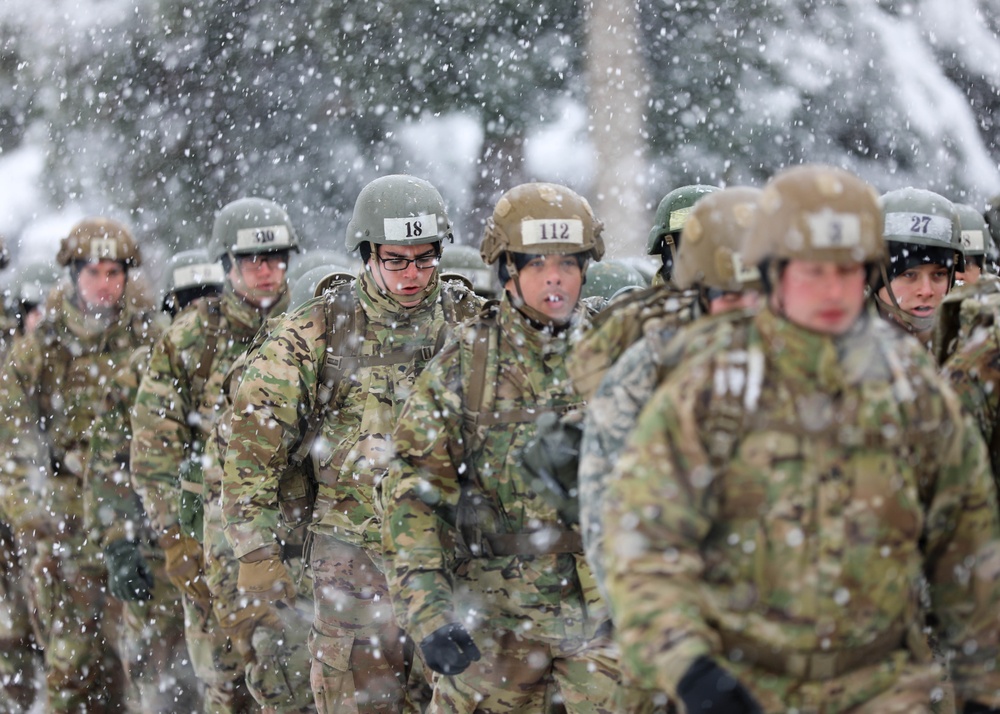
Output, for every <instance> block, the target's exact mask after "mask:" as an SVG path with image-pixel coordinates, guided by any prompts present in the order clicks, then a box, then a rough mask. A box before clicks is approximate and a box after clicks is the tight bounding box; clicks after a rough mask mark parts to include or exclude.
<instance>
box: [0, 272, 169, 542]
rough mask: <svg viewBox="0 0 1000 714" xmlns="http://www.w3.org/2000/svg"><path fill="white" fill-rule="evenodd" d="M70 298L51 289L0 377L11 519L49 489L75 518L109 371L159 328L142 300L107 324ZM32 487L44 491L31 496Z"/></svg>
mask: <svg viewBox="0 0 1000 714" xmlns="http://www.w3.org/2000/svg"><path fill="white" fill-rule="evenodd" d="M74 299H75V296H74V293H73V292H72V290H71V289H66V290H63V291H60V292H59V293H58V294H53V296H52V297H51V301H52V303H51V309H49V310H48V311H47V313H46V317H45V319H44V320H43V321H42V322H41V323H40V324H39V326H38V328H37V329H36V330H35V331H34V332H32V333H31V334H29V335H25V336H24V337H23V338H21V339H19V340H18V341H17V342H16V343H15V345H14V346H13V348H12V350H11V352H10V354H9V356H8V360H7V363H6V364H5V365H4V369H3V376H2V379H0V413H2V415H3V416H2V418H0V442H2V443H4V444H9V445H10V446H9V451H8V453H7V454H6V457H7V458H6V459H5V460H4V464H3V467H2V473H3V484H2V485H3V495H4V498H3V504H4V510H5V511H6V512H7V513H8V515H9V516H10V517H11V520H12V521H13V522H14V523H17V522H18V520H19V519H25V518H28V517H37V516H40V515H41V510H40V509H41V508H42V507H43V506H44V507H45V508H51V507H53V506H54V504H53V503H48V502H47V501H48V500H51V499H50V498H48V497H49V496H52V498H55V499H56V500H57V501H58V502H59V505H58V508H59V509H60V510H61V509H63V508H67V509H69V512H68V513H67V515H71V516H72V517H73V518H79V519H82V518H83V512H84V504H83V499H82V498H80V496H81V493H80V489H81V488H82V480H81V479H82V477H83V473H84V470H85V468H86V462H87V458H88V450H89V444H90V435H91V427H92V425H93V423H94V421H95V420H96V419H97V417H98V416H99V414H100V412H101V409H102V405H103V403H104V402H103V397H104V395H105V393H106V392H107V390H108V389H109V385H110V382H111V379H112V375H113V374H114V372H115V370H117V369H118V367H119V366H120V365H121V364H122V363H123V362H125V361H126V360H127V359H128V356H129V355H130V354H131V353H132V352H133V351H134V350H135V349H136V348H137V347H139V346H140V345H143V344H149V343H151V342H152V341H153V340H154V339H155V338H156V337H157V336H158V334H159V329H160V328H159V323H158V321H157V319H156V315H155V314H154V313H152V312H150V311H149V310H148V306H145V305H133V304H131V303H128V302H126V306H125V307H124V308H123V309H122V311H121V313H120V314H119V315H118V317H117V319H115V321H114V322H112V323H111V324H107V323H105V322H102V321H98V320H94V319H92V318H89V317H87V316H86V315H84V314H83V313H82V312H81V311H80V310H79V309H78V308H77V307H76V305H75V302H74ZM65 477H75V478H65ZM57 486H58V488H57ZM56 492H59V493H60V494H61V496H57V495H55V494H56ZM38 493H43V494H47V496H46V498H43V499H41V500H39V499H38V496H37V494H38ZM33 494H34V495H33ZM81 525H82V522H81Z"/></svg>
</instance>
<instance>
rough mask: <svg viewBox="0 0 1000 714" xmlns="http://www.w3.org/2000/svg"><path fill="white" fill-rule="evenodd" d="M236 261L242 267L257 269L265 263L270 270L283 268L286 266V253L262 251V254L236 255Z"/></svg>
mask: <svg viewBox="0 0 1000 714" xmlns="http://www.w3.org/2000/svg"><path fill="white" fill-rule="evenodd" d="M236 261H237V262H238V263H239V264H240V266H242V267H244V268H245V267H249V268H251V269H253V270H257V269H259V268H260V266H261V265H263V264H264V263H267V267H269V268H270V269H271V270H278V269H281V270H284V269H286V268H287V267H288V253H286V252H284V251H283V252H281V253H264V254H263V255H238V256H236Z"/></svg>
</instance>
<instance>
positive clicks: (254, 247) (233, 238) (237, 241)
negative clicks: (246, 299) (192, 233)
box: [208, 198, 299, 261]
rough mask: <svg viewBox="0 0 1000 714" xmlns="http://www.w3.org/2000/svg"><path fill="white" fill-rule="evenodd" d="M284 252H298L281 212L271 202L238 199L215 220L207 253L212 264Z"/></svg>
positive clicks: (297, 242) (293, 233)
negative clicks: (219, 261) (242, 257)
mask: <svg viewBox="0 0 1000 714" xmlns="http://www.w3.org/2000/svg"><path fill="white" fill-rule="evenodd" d="M286 250H288V251H295V252H296V253H298V252H299V239H298V235H297V234H296V233H295V228H294V227H293V226H292V221H291V219H290V218H289V217H288V214H287V213H286V212H285V209H283V208H282V207H281V206H279V205H278V204H277V203H274V202H273V201H268V200H266V199H263V198H240V199H237V200H235V201H233V202H231V203H227V204H226V205H225V206H223V207H222V210H221V211H219V213H218V215H217V216H216V217H215V223H214V224H213V226H212V238H211V240H210V241H209V249H208V253H209V258H211V259H212V260H220V259H223V258H226V259H228V260H229V261H232V259H233V258H235V257H238V256H241V255H262V254H265V253H279V252H281V251H286Z"/></svg>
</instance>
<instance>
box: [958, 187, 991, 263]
mask: <svg viewBox="0 0 1000 714" xmlns="http://www.w3.org/2000/svg"><path fill="white" fill-rule="evenodd" d="M955 212H956V213H957V214H958V224H959V227H960V228H961V231H962V253H963V258H964V260H963V262H964V263H965V264H964V265H962V266H960V268H959V269H960V270H961V271H962V272H966V275H965V281H966V282H968V281H969V280H970V278H971V276H970V275H969V274H968V273H967V271H968V270H969V265H970V264H972V265H976V266H978V267H979V269H980V270H985V269H986V267H987V265H988V264H989V263H991V262H995V260H996V255H995V251H994V247H993V241H992V239H991V237H990V231H989V228H987V227H986V219H985V218H984V217H983V214H982V213H980V212H979V211H977V210H976V209H975V208H973V207H972V206H970V205H968V204H966V203H956V204H955Z"/></svg>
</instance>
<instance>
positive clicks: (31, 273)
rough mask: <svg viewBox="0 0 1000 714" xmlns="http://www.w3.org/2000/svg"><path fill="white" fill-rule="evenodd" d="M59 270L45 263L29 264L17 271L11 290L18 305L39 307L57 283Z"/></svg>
mask: <svg viewBox="0 0 1000 714" xmlns="http://www.w3.org/2000/svg"><path fill="white" fill-rule="evenodd" d="M59 278H60V270H59V268H58V267H56V266H55V265H52V264H51V263H47V262H36V263H29V264H28V265H26V266H24V267H23V268H21V269H20V270H18V271H17V277H16V278H15V281H14V286H13V287H14V289H13V290H12V293H13V297H14V300H15V301H16V302H18V303H27V304H29V305H41V304H43V303H44V302H45V298H46V297H48V294H49V292H50V291H51V290H52V288H54V287H55V286H56V283H58V282H59Z"/></svg>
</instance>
